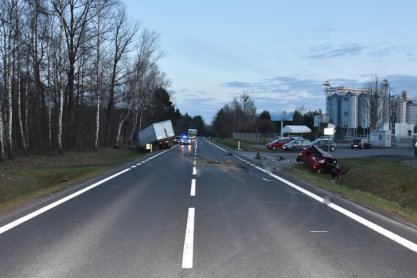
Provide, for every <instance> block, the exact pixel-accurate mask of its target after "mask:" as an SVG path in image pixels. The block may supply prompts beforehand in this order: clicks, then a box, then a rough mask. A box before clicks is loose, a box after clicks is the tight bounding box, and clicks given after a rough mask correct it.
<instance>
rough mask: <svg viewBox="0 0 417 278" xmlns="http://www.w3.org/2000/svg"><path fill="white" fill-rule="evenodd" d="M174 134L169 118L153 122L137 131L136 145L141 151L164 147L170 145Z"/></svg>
mask: <svg viewBox="0 0 417 278" xmlns="http://www.w3.org/2000/svg"><path fill="white" fill-rule="evenodd" d="M174 136H175V133H174V129H173V128H172V122H171V121H170V120H167V121H162V122H158V123H153V124H151V125H150V126H148V127H146V128H145V129H142V130H140V131H139V133H138V147H139V149H140V150H142V151H152V150H153V149H166V148H170V147H171V145H172V141H173V138H174Z"/></svg>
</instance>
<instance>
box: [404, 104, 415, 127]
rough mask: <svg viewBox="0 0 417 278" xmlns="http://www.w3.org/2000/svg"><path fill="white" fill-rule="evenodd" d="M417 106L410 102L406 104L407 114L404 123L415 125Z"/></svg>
mask: <svg viewBox="0 0 417 278" xmlns="http://www.w3.org/2000/svg"><path fill="white" fill-rule="evenodd" d="M416 117H417V105H416V104H415V103H413V102H412V101H409V102H407V114H406V119H405V120H406V122H407V123H408V124H414V125H415V124H416V123H417V119H416Z"/></svg>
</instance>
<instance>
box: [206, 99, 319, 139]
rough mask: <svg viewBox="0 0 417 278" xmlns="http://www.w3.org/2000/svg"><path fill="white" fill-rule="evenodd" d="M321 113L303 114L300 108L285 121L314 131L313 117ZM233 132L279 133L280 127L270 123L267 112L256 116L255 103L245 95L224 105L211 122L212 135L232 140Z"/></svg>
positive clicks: (269, 114) (272, 122)
mask: <svg viewBox="0 0 417 278" xmlns="http://www.w3.org/2000/svg"><path fill="white" fill-rule="evenodd" d="M321 114H322V112H321V111H308V112H307V113H304V109H303V108H302V107H301V108H299V109H296V110H295V111H294V118H293V121H285V122H284V126H285V125H287V124H292V125H306V126H308V127H309V128H311V130H314V129H315V127H314V116H317V115H321ZM233 132H247V133H280V125H278V123H277V122H274V121H272V119H271V113H270V112H269V111H267V110H264V111H262V112H261V113H259V114H257V112H256V105H255V101H254V100H253V99H252V98H251V97H250V96H249V95H248V94H246V93H244V94H242V95H240V96H239V97H236V98H234V99H233V101H232V102H231V103H229V104H226V105H224V106H223V107H222V108H221V109H220V110H219V111H218V112H217V114H216V115H215V117H214V120H213V135H214V136H218V137H221V138H232V135H233Z"/></svg>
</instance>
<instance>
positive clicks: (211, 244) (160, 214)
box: [0, 138, 417, 277]
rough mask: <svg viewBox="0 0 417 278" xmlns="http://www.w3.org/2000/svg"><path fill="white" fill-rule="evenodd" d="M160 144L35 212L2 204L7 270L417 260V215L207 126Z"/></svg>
mask: <svg viewBox="0 0 417 278" xmlns="http://www.w3.org/2000/svg"><path fill="white" fill-rule="evenodd" d="M153 155H154V154H152V155H150V156H148V157H147V158H146V159H143V161H137V162H135V163H134V164H132V165H131V166H132V167H128V168H126V170H124V172H115V173H112V174H111V175H112V176H110V178H109V179H108V180H106V181H104V182H99V181H98V180H95V181H92V182H91V183H90V184H85V185H82V186H79V187H77V188H74V189H73V190H71V192H66V193H65V194H64V193H62V194H60V195H59V196H52V197H51V198H49V199H47V200H43V201H42V203H38V204H32V205H31V206H29V208H32V209H33V211H37V212H36V213H35V214H32V215H29V217H27V218H24V219H22V218H21V217H22V216H24V215H27V214H28V213H30V211H29V208H28V207H27V208H25V209H24V210H23V211H19V212H15V213H13V214H11V215H6V216H2V217H1V219H0V277H414V276H415V273H416V272H417V264H416V262H417V253H416V252H417V245H416V244H415V243H417V233H416V231H415V230H414V229H412V228H411V227H407V226H404V225H402V224H399V223H396V222H394V221H392V220H389V219H386V218H384V217H383V216H380V215H377V214H376V213H373V212H371V211H368V210H366V209H364V208H361V207H358V206H356V205H355V204H352V203H350V202H348V201H345V200H340V199H338V198H337V197H334V196H328V194H326V193H325V192H323V191H320V190H318V189H315V188H311V187H310V186H308V185H305V184H302V183H299V182H298V181H295V180H291V179H290V178H288V177H286V179H285V180H284V179H281V177H279V176H277V175H276V174H273V173H269V172H268V171H266V170H264V169H263V168H259V166H256V165H254V164H253V163H252V162H251V161H248V160H247V159H246V158H244V157H242V156H240V155H239V154H238V155H237V156H235V155H232V154H229V153H228V152H226V151H225V150H222V149H221V148H219V147H217V146H215V145H213V144H211V143H209V142H208V141H206V140H205V139H202V138H199V139H198V141H197V142H196V144H194V143H193V145H191V146H176V147H175V148H172V149H170V150H168V151H166V152H159V153H157V156H156V157H154V156H153ZM121 170H122V169H120V171H121ZM280 179H281V180H280ZM97 182H98V183H97ZM88 186H90V187H88ZM82 188H86V190H85V192H82V194H81V193H77V192H79V191H78V190H80V189H82ZM87 189H88V190H87ZM68 194H72V195H69V196H70V197H68V198H67V199H68V200H64V201H65V202H64V201H59V200H62V199H61V198H62V197H65V196H68ZM50 203H52V205H50V207H46V208H45V207H44V206H45V205H47V204H50ZM38 209H40V210H38ZM32 216H33V217H32ZM19 219H22V220H20V221H19ZM13 220H16V221H18V222H13ZM8 223H10V224H9V225H7V224H8Z"/></svg>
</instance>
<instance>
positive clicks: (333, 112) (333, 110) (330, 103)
mask: <svg viewBox="0 0 417 278" xmlns="http://www.w3.org/2000/svg"><path fill="white" fill-rule="evenodd" d="M326 109H327V115H328V116H329V120H330V122H331V123H333V124H335V125H339V95H338V94H332V95H330V96H328V97H327V105H326Z"/></svg>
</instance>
